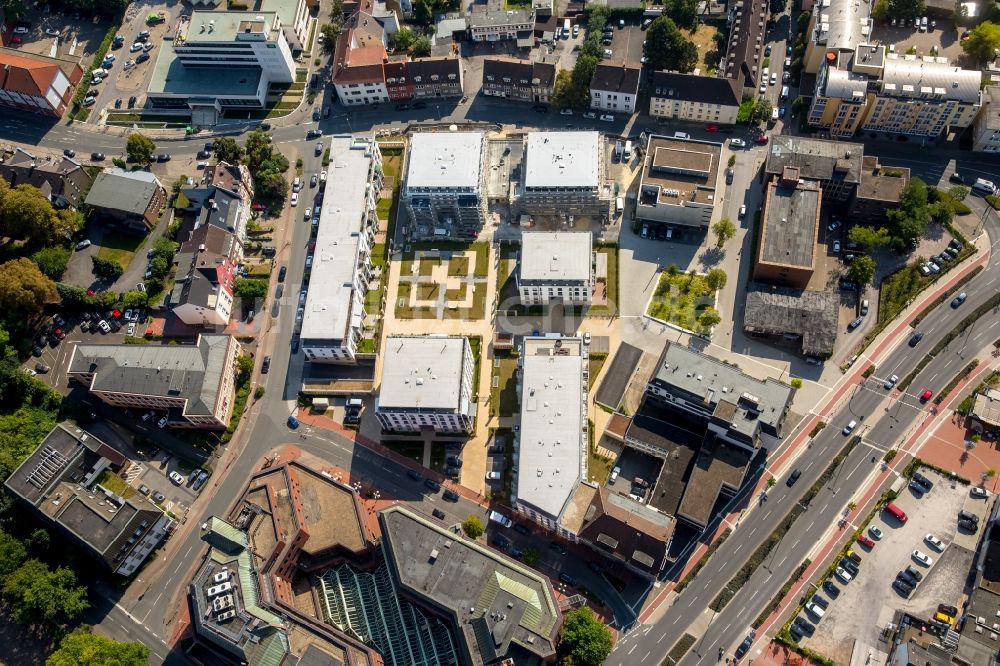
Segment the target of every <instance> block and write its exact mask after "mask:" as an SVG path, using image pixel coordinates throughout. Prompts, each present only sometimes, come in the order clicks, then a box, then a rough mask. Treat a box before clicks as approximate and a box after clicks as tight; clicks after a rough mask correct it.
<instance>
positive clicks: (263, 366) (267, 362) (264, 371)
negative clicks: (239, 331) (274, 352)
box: [260, 356, 271, 375]
mask: <svg viewBox="0 0 1000 666" xmlns="http://www.w3.org/2000/svg"><path fill="white" fill-rule="evenodd" d="M270 369H271V357H270V356H265V357H264V362H263V363H261V364H260V374H262V375H266V374H267V371H268V370H270Z"/></svg>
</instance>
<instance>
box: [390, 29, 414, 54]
mask: <svg viewBox="0 0 1000 666" xmlns="http://www.w3.org/2000/svg"><path fill="white" fill-rule="evenodd" d="M415 41H417V36H416V35H414V34H413V31H412V30H410V29H409V28H400V29H399V32H397V33H396V36H395V37H393V43H394V44H395V45H396V50H397V51H409V50H410V47H411V46H413V42H415Z"/></svg>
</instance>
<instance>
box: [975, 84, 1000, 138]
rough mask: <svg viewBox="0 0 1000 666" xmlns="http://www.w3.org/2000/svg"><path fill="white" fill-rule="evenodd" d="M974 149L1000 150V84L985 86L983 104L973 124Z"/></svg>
mask: <svg viewBox="0 0 1000 666" xmlns="http://www.w3.org/2000/svg"><path fill="white" fill-rule="evenodd" d="M972 149H973V150H975V151H980V152H984V153H995V152H998V151H1000V86H986V87H985V88H983V105H982V108H981V109H980V111H979V115H977V116H976V120H975V122H974V123H973V125H972Z"/></svg>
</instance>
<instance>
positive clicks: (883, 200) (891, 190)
mask: <svg viewBox="0 0 1000 666" xmlns="http://www.w3.org/2000/svg"><path fill="white" fill-rule="evenodd" d="M909 182H910V170H909V169H908V168H907V167H896V166H882V165H881V164H879V161H878V157H875V156H874V155H866V156H865V157H864V160H863V161H862V168H861V182H860V183H858V187H857V189H856V190H855V191H854V196H853V197H852V198H851V202H850V205H849V208H848V210H849V213H848V214H849V216H850V220H851V223H852V224H863V225H866V226H872V227H879V226H882V225H883V224H885V222H886V216H887V213H888V212H889V211H890V210H892V209H893V208H895V207H896V206H898V205H899V200H900V198H902V196H903V190H905V189H906V184H907V183H909Z"/></svg>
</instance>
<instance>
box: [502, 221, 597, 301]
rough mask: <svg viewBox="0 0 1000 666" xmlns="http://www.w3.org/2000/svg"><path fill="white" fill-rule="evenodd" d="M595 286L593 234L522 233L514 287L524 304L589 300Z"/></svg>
mask: <svg viewBox="0 0 1000 666" xmlns="http://www.w3.org/2000/svg"><path fill="white" fill-rule="evenodd" d="M593 287H594V252H593V237H592V236H591V234H590V232H589V231H578V232H559V231H557V232H547V231H535V232H525V233H524V234H522V236H521V263H520V266H519V267H518V272H517V289H518V294H519V295H520V297H521V303H523V304H524V305H543V304H546V303H549V302H551V301H554V300H558V301H561V302H562V303H566V304H568V305H586V304H587V303H590V302H591V300H592V296H593Z"/></svg>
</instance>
